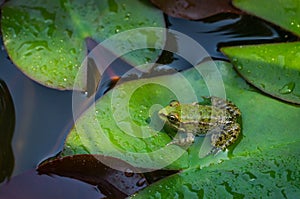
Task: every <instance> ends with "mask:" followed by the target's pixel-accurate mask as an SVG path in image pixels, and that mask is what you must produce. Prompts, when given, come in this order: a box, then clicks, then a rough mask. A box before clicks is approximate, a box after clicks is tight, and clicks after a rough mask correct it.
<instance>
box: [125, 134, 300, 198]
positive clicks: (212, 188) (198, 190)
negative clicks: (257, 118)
mask: <svg viewBox="0 0 300 199" xmlns="http://www.w3.org/2000/svg"><path fill="white" fill-rule="evenodd" d="M278 139H280V138H278ZM299 155H300V151H299V139H298V141H296V142H292V143H285V144H284V145H281V146H279V147H275V148H269V149H265V150H263V151H261V152H259V151H256V152H254V151H249V155H248V156H235V157H234V158H232V159H231V160H228V161H224V162H222V163H220V164H214V165H210V166H209V167H205V168H203V169H189V170H185V171H184V172H182V173H179V174H175V175H173V176H170V177H167V178H165V179H163V180H161V181H159V182H157V183H155V184H153V185H150V186H149V187H147V188H146V189H144V190H142V191H141V192H140V193H137V194H135V195H134V196H133V197H131V198H136V199H137V198H143V199H145V198H256V197H257V196H260V197H262V198H297V197H298V196H299V194H300V177H299V170H298V165H299V164H300V159H299V158H298V157H299Z"/></svg>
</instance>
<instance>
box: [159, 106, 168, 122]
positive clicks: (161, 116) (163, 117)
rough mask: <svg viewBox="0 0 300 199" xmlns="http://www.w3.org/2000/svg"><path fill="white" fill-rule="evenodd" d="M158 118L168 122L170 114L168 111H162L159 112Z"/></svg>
mask: <svg viewBox="0 0 300 199" xmlns="http://www.w3.org/2000/svg"><path fill="white" fill-rule="evenodd" d="M158 116H159V117H160V119H162V120H164V121H166V120H167V116H168V112H167V110H166V109H161V110H160V111H159V112H158Z"/></svg>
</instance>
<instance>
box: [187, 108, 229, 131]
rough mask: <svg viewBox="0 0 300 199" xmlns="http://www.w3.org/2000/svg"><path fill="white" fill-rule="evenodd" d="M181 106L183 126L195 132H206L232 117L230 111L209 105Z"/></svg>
mask: <svg viewBox="0 0 300 199" xmlns="http://www.w3.org/2000/svg"><path fill="white" fill-rule="evenodd" d="M181 108H182V109H181V127H182V128H183V129H185V131H186V132H190V133H193V134H205V133H206V132H207V131H208V130H209V129H211V128H213V127H214V126H218V125H220V124H222V123H224V122H226V121H228V120H230V118H231V116H230V113H229V112H228V111H226V110H224V109H220V108H217V107H213V106H209V105H199V104H197V105H184V106H182V107H181Z"/></svg>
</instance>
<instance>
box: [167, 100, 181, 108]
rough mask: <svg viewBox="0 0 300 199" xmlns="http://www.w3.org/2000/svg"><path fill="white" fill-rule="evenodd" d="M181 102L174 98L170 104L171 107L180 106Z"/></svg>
mask: <svg viewBox="0 0 300 199" xmlns="http://www.w3.org/2000/svg"><path fill="white" fill-rule="evenodd" d="M179 104H180V103H179V102H178V101H177V100H172V101H171V102H170V104H169V105H170V106H171V107H176V106H178V105H179Z"/></svg>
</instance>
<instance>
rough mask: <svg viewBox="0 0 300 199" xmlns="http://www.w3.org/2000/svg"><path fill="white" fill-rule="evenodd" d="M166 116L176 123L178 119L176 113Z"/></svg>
mask: <svg viewBox="0 0 300 199" xmlns="http://www.w3.org/2000/svg"><path fill="white" fill-rule="evenodd" d="M167 117H168V120H169V121H170V122H171V123H176V122H178V121H179V119H178V115H176V114H170V115H168V116H167Z"/></svg>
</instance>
